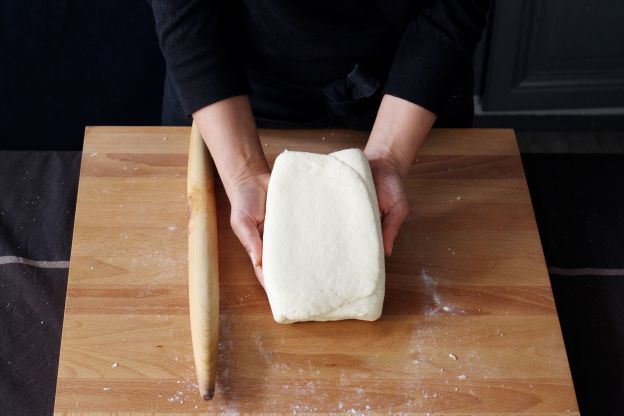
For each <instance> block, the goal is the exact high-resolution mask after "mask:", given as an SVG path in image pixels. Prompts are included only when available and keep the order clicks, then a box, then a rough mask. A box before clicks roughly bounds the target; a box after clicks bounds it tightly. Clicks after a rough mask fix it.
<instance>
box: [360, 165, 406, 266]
mask: <svg viewBox="0 0 624 416" xmlns="http://www.w3.org/2000/svg"><path fill="white" fill-rule="evenodd" d="M369 162H370V166H371V171H372V173H373V180H374V181H375V189H376V190H377V201H378V203H379V212H380V214H381V231H382V234H383V246H384V254H385V255H386V256H390V255H391V254H392V247H393V245H394V240H395V238H396V236H397V234H398V233H399V229H400V228H401V225H402V224H403V222H404V221H405V218H407V215H408V213H409V205H408V203H407V196H406V194H405V187H404V185H403V177H402V176H401V174H400V173H399V169H398V168H397V167H396V166H394V164H393V163H392V162H390V161H388V160H385V159H371V160H369Z"/></svg>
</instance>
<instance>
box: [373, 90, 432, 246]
mask: <svg viewBox="0 0 624 416" xmlns="http://www.w3.org/2000/svg"><path fill="white" fill-rule="evenodd" d="M435 119H436V116H435V114H433V113H432V112H430V111H429V110H426V109H425V108H423V107H421V106H419V105H417V104H413V103H411V102H409V101H406V100H403V99H401V98H397V97H393V96H391V95H386V96H384V98H383V100H382V101H381V106H380V107H379V112H378V113H377V119H376V120H375V125H374V126H373V130H372V131H371V135H370V137H369V139H368V143H367V144H366V149H364V154H365V155H366V157H367V158H368V160H369V162H370V165H371V170H372V172H373V178H374V180H375V188H376V190H377V199H378V201H379V210H380V212H381V215H382V233H383V243H384V252H385V254H386V256H389V255H391V254H392V247H393V244H394V239H395V238H396V236H397V234H398V233H399V229H400V228H401V224H403V221H404V220H405V218H406V217H407V214H408V212H409V207H408V204H407V197H406V195H405V191H404V189H403V180H404V178H405V177H406V176H407V173H408V172H409V169H410V167H411V166H412V162H413V161H414V158H415V156H416V151H417V150H418V147H419V146H420V145H421V144H422V142H423V141H424V140H425V138H426V137H427V134H429V130H431V126H432V125H433V123H434V122H435Z"/></svg>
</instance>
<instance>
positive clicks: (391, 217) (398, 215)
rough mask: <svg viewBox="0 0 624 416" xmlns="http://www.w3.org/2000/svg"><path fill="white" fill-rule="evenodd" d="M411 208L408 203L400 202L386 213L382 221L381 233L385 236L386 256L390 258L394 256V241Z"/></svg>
mask: <svg viewBox="0 0 624 416" xmlns="http://www.w3.org/2000/svg"><path fill="white" fill-rule="evenodd" d="M408 212H409V207H408V205H407V201H405V200H400V201H398V202H397V203H396V204H394V205H393V206H392V207H391V208H390V209H388V210H387V211H386V212H384V213H383V214H384V216H383V219H382V221H381V233H382V235H383V246H384V254H385V255H386V256H390V255H391V254H392V248H393V246H394V240H395V238H396V236H397V234H399V230H400V229H401V225H402V224H403V221H405V218H406V217H407V214H408Z"/></svg>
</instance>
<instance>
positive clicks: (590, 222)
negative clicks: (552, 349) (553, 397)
mask: <svg viewBox="0 0 624 416" xmlns="http://www.w3.org/2000/svg"><path fill="white" fill-rule="evenodd" d="M520 134H522V133H520ZM588 139H589V140H591V138H589V137H588ZM522 160H523V164H524V170H525V172H526V177H527V182H528V185H529V190H530V192H531V200H532V202H533V207H534V209H535V216H536V219H537V225H538V228H539V233H540V238H541V241H542V246H543V248H544V255H545V257H546V264H547V265H548V266H549V272H550V277H551V284H552V288H553V294H554V296H555V302H556V304H557V312H558V314H559V320H560V323H561V329H562V331H563V339H564V341H565V346H566V350H567V355H568V359H569V361H570V369H571V372H572V378H573V380H574V388H575V390H576V395H577V399H578V404H579V408H580V411H581V414H582V415H624V401H623V400H622V397H623V394H624V320H622V318H621V317H622V316H624V209H622V206H624V193H622V178H624V155H623V154H524V155H522ZM605 272H608V273H611V274H612V275H608V274H605Z"/></svg>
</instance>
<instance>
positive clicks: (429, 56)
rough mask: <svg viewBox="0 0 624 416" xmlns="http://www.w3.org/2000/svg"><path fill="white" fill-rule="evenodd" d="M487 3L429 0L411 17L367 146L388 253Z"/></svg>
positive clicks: (466, 68) (468, 63)
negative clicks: (420, 159) (406, 184)
mask: <svg viewBox="0 0 624 416" xmlns="http://www.w3.org/2000/svg"><path fill="white" fill-rule="evenodd" d="M488 7H489V0H470V1H468V0H466V1H456V0H431V1H429V2H427V3H426V5H425V6H424V7H423V8H422V9H419V10H415V13H414V15H413V16H412V17H411V18H409V19H408V21H407V25H406V26H405V30H404V32H403V36H402V38H401V42H400V44H399V47H398V49H397V52H396V55H395V58H394V62H393V64H392V67H391V69H390V73H389V75H388V81H387V83H386V86H385V88H384V93H385V95H384V98H383V100H382V102H381V106H380V107H379V112H378V113H377V118H376V120H375V124H374V126H373V130H372V131H371V135H370V138H369V141H368V144H367V145H366V149H365V154H366V156H367V157H368V159H369V161H370V164H371V169H372V172H373V178H374V179H375V188H376V190H377V198H378V202H379V209H380V211H381V214H382V217H383V218H382V232H383V243H384V252H385V254H386V255H387V256H389V255H390V254H391V253H392V248H393V244H394V239H395V238H396V236H397V234H398V232H399V229H400V227H401V224H403V221H404V220H405V218H406V217H407V214H408V212H409V206H408V203H407V197H406V195H405V190H404V189H403V180H404V178H405V177H406V176H407V173H408V172H409V169H410V166H411V165H412V162H413V161H414V157H415V156H416V151H417V150H418V147H419V146H420V145H421V144H422V142H423V141H424V140H425V138H426V137H427V134H429V130H431V127H432V126H433V123H434V122H435V119H436V114H437V113H438V112H439V111H441V110H442V109H443V107H444V104H445V103H446V102H447V100H448V99H449V97H450V95H451V94H452V91H453V89H454V88H455V86H456V83H457V82H458V81H460V80H462V79H463V78H465V77H466V76H471V75H472V56H473V53H474V49H475V47H476V45H477V43H478V41H479V39H480V38H481V32H482V30H483V28H484V27H485V23H486V16H487V11H488Z"/></svg>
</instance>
